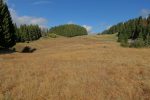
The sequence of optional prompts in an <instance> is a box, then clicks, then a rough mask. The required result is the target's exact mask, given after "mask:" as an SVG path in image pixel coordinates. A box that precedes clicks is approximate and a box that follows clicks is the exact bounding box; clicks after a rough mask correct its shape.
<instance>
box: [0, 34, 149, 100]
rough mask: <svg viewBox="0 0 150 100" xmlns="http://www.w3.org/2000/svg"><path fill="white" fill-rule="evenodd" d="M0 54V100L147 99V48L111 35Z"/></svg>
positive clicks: (45, 41) (55, 41)
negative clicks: (125, 43)
mask: <svg viewBox="0 0 150 100" xmlns="http://www.w3.org/2000/svg"><path fill="white" fill-rule="evenodd" d="M25 45H29V46H32V47H36V48H37V51H35V52H34V53H32V54H21V53H12V54H5V55H0V100H150V49H146V48H144V49H131V48H122V47H120V46H119V44H118V43H116V42H115V41H113V38H111V37H110V36H83V37H75V38H57V39H41V40H39V41H35V42H32V43H30V44H17V46H16V48H17V49H18V48H20V47H22V46H25Z"/></svg>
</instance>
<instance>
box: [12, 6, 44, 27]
mask: <svg viewBox="0 0 150 100" xmlns="http://www.w3.org/2000/svg"><path fill="white" fill-rule="evenodd" d="M9 10H10V13H11V16H12V19H13V21H14V23H16V24H17V25H21V24H27V25H29V24H38V25H39V26H41V27H43V26H46V23H47V20H46V19H45V18H42V17H33V16H19V15H18V14H17V12H16V11H15V10H14V9H12V8H10V9H9Z"/></svg>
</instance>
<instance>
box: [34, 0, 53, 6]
mask: <svg viewBox="0 0 150 100" xmlns="http://www.w3.org/2000/svg"><path fill="white" fill-rule="evenodd" d="M51 3H52V2H51V1H47V0H41V1H36V2H34V3H33V5H40V4H51Z"/></svg>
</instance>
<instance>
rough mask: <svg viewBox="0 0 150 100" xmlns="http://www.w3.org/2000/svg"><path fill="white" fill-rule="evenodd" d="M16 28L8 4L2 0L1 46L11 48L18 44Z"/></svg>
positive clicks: (0, 21) (0, 7)
mask: <svg viewBox="0 0 150 100" xmlns="http://www.w3.org/2000/svg"><path fill="white" fill-rule="evenodd" d="M15 39H16V36H15V29H14V25H13V22H12V19H11V15H10V12H9V10H8V6H7V4H6V3H4V2H3V0H0V46H1V47H3V48H10V47H12V46H14V45H15V44H16V41H15Z"/></svg>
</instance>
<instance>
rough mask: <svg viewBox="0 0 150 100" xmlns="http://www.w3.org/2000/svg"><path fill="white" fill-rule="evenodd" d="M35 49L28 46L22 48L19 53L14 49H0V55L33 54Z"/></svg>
mask: <svg viewBox="0 0 150 100" xmlns="http://www.w3.org/2000/svg"><path fill="white" fill-rule="evenodd" d="M36 50H37V49H36V48H32V47H29V46H25V47H23V48H22V50H21V51H17V50H16V49H15V48H11V49H6V48H0V54H12V53H16V52H18V53H33V52H35V51H36Z"/></svg>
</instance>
